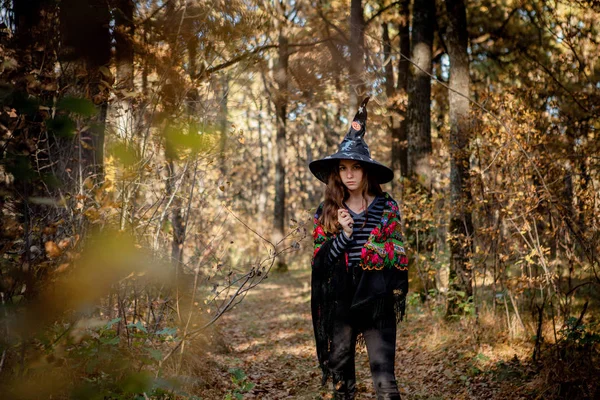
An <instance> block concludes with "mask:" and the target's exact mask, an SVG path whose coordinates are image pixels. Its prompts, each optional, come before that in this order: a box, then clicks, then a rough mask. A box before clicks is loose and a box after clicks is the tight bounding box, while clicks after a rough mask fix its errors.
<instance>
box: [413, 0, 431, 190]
mask: <svg viewBox="0 0 600 400" xmlns="http://www.w3.org/2000/svg"><path fill="white" fill-rule="evenodd" d="M434 23H435V1H434V0H415V2H414V5H413V15H412V39H411V59H412V61H413V63H414V64H411V65H410V75H409V81H408V106H407V127H406V129H407V132H408V175H416V176H419V177H421V178H423V180H424V181H425V182H428V181H429V177H430V175H431V171H430V165H429V157H430V155H431V78H430V76H429V75H428V74H430V73H431V61H432V50H431V49H432V45H433V31H434V29H433V26H434Z"/></svg>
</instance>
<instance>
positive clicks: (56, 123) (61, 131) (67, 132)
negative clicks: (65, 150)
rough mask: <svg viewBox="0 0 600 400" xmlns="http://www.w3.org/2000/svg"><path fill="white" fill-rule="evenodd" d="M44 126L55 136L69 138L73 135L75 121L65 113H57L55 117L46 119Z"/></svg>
mask: <svg viewBox="0 0 600 400" xmlns="http://www.w3.org/2000/svg"><path fill="white" fill-rule="evenodd" d="M46 127H47V128H48V130H49V131H50V132H52V133H54V134H55V135H56V136H59V137H63V138H70V137H73V135H74V133H75V129H76V127H77V126H76V125H75V121H73V120H72V119H71V118H69V117H67V116H66V115H57V116H56V117H55V118H53V119H49V120H48V121H46Z"/></svg>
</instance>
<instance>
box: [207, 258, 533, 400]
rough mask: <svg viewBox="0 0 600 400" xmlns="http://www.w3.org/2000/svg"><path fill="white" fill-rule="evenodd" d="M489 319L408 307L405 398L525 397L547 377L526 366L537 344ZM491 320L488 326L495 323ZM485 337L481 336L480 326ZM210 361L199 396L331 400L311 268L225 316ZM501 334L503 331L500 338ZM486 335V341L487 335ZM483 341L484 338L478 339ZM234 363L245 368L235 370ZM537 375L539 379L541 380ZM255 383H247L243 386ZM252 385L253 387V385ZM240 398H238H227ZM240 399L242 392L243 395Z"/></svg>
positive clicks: (276, 281) (369, 389)
mask: <svg viewBox="0 0 600 400" xmlns="http://www.w3.org/2000/svg"><path fill="white" fill-rule="evenodd" d="M482 325H484V323H483V322H480V325H479V326H480V327H479V328H475V324H474V322H473V321H471V322H468V321H467V322H465V321H462V322H460V321H459V322H451V323H449V322H444V320H443V319H442V318H441V317H439V316H436V315H435V313H434V312H432V311H430V310H429V309H423V308H422V307H420V306H419V305H412V306H409V309H408V318H407V319H406V320H405V321H404V322H402V323H401V325H400V327H399V331H398V340H397V349H396V377H397V380H398V385H399V389H400V392H401V394H402V398H403V399H405V400H406V399H409V400H410V399H430V400H433V399H525V398H531V394H532V390H533V388H534V387H539V385H540V383H541V382H540V381H539V380H538V379H541V377H540V376H539V375H538V374H535V372H534V371H533V370H532V368H530V367H529V366H528V363H527V360H529V358H530V356H531V344H530V343H527V342H524V341H522V342H519V341H515V340H512V341H509V340H508V338H506V337H503V336H502V335H503V334H502V333H499V332H498V328H495V329H494V330H493V332H492V328H490V329H489V330H486V328H485V327H482ZM493 325H494V324H493V321H490V325H489V326H490V327H491V326H493ZM477 331H478V332H479V334H478V335H477V336H478V337H479V339H478V340H477V339H476V332H477ZM217 332H218V335H217V338H216V343H218V344H219V345H215V346H213V350H212V351H211V352H209V354H208V357H209V363H210V364H211V365H212V366H213V370H217V371H218V372H217V373H216V374H213V376H212V378H211V379H210V384H207V385H206V390H203V391H202V392H201V393H198V395H199V396H200V397H201V398H202V399H204V400H212V399H215V400H216V399H223V398H227V397H226V396H227V395H228V394H229V395H234V394H236V393H238V394H243V398H244V399H328V398H331V397H330V394H329V392H330V390H329V389H328V387H327V388H325V387H321V386H320V380H321V372H320V370H319V368H318V364H317V359H316V353H315V347H314V338H313V330H312V322H311V316H310V271H309V270H307V269H292V270H290V271H289V272H288V273H285V274H276V273H271V274H270V275H269V277H268V279H266V280H265V281H264V282H263V283H261V284H260V285H259V286H258V287H257V288H255V289H254V290H253V291H251V292H249V293H248V295H247V297H246V299H245V300H244V301H243V302H242V303H241V304H239V305H238V306H237V307H236V308H235V309H234V310H233V311H231V312H230V313H228V314H226V315H225V316H223V317H222V318H221V320H220V321H219V326H218V327H217ZM498 335H500V336H498ZM486 339H487V340H486ZM477 342H479V343H477ZM356 367H357V368H356V370H357V382H358V396H357V398H358V399H373V398H375V394H374V391H373V385H372V383H371V379H370V372H369V366H368V358H367V354H366V350H365V349H364V348H363V349H359V350H358V354H357V359H356ZM232 368H234V369H237V370H238V373H239V371H240V370H241V371H243V372H244V373H245V377H244V376H243V375H238V376H237V378H233V379H232V377H233V376H235V372H232V370H231V369H232ZM536 380H537V381H536ZM246 383H251V384H252V385H248V386H245V387H244V384H246ZM251 386H252V389H249V388H250V387H251ZM229 398H235V397H229ZM238 398H241V397H238Z"/></svg>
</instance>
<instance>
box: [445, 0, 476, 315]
mask: <svg viewBox="0 0 600 400" xmlns="http://www.w3.org/2000/svg"><path fill="white" fill-rule="evenodd" d="M446 7H447V13H448V20H449V24H448V31H447V38H446V44H447V46H448V53H449V56H450V85H449V86H450V89H451V90H450V91H449V93H448V97H449V106H450V109H449V112H450V205H451V215H450V232H449V234H450V238H451V240H450V282H451V283H450V285H451V289H452V290H453V291H454V292H455V295H451V296H450V297H449V301H448V309H447V314H448V315H455V314H457V313H458V312H459V310H460V309H459V305H458V303H459V301H460V300H461V298H460V297H459V296H457V295H456V293H457V292H463V293H464V294H465V297H464V299H462V300H463V301H466V300H468V299H469V297H470V296H472V295H473V285H472V274H471V267H470V265H469V256H470V254H469V253H470V251H471V242H472V235H473V223H472V220H471V208H472V198H471V184H470V180H469V139H470V122H469V100H468V99H467V98H466V97H464V96H468V95H469V56H468V53H467V47H468V33H467V15H466V10H465V5H464V2H463V0H446ZM457 92H458V93H457ZM459 93H460V94H459Z"/></svg>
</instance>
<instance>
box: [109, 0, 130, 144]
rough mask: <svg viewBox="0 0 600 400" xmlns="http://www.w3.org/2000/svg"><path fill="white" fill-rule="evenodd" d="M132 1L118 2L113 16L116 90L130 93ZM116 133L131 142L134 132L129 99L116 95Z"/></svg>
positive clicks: (122, 95) (121, 0)
mask: <svg viewBox="0 0 600 400" xmlns="http://www.w3.org/2000/svg"><path fill="white" fill-rule="evenodd" d="M133 9H134V6H133V0H118V2H117V3H116V9H115V10H114V15H115V31H114V32H115V33H114V34H115V60H116V64H117V85H116V86H117V89H120V90H122V91H124V92H132V91H133V90H134V86H133V34H134V29H135V26H134V24H133ZM114 107H115V111H116V113H117V118H116V132H117V135H118V136H119V137H122V138H124V139H126V140H131V139H132V136H133V131H134V126H133V125H134V121H135V120H134V118H133V108H132V104H131V99H130V98H129V97H126V96H124V94H123V93H121V94H119V95H118V100H117V101H115V103H114Z"/></svg>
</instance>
